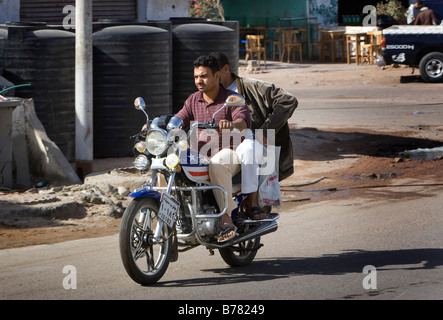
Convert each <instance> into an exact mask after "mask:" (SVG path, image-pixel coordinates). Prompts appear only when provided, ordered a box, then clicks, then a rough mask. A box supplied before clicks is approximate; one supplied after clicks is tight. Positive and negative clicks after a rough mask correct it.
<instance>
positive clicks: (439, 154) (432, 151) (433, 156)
mask: <svg viewBox="0 0 443 320" xmlns="http://www.w3.org/2000/svg"><path fill="white" fill-rule="evenodd" d="M399 155H400V156H401V157H407V158H411V159H426V160H437V159H441V158H443V147H436V148H427V149H422V148H418V149H415V150H406V151H403V152H400V153H399Z"/></svg>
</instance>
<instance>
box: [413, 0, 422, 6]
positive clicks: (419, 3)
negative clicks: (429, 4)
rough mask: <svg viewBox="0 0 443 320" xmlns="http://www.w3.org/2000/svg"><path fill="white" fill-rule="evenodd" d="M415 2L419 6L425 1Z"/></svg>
mask: <svg viewBox="0 0 443 320" xmlns="http://www.w3.org/2000/svg"><path fill="white" fill-rule="evenodd" d="M415 3H416V4H418V5H419V6H422V5H423V1H421V0H417V1H415Z"/></svg>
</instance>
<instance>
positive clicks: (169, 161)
mask: <svg viewBox="0 0 443 320" xmlns="http://www.w3.org/2000/svg"><path fill="white" fill-rule="evenodd" d="M165 164H166V166H167V167H168V168H169V169H173V168H175V167H176V166H177V165H178V155H176V154H175V153H171V154H169V155H168V156H167V157H166V161H165Z"/></svg>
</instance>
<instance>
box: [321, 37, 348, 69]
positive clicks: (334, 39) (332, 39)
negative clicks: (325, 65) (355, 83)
mask: <svg viewBox="0 0 443 320" xmlns="http://www.w3.org/2000/svg"><path fill="white" fill-rule="evenodd" d="M320 32H321V38H320V42H321V46H322V48H321V50H322V51H321V52H322V53H321V55H322V57H321V60H324V47H325V46H328V45H329V44H330V50H331V55H330V57H331V61H332V62H335V43H336V42H337V41H339V42H342V59H344V57H345V31H344V30H330V29H320Z"/></svg>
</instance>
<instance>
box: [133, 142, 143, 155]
mask: <svg viewBox="0 0 443 320" xmlns="http://www.w3.org/2000/svg"><path fill="white" fill-rule="evenodd" d="M134 148H135V149H137V151H138V152H140V153H143V152H145V151H146V142H144V141H139V142H137V143H136V144H135V146H134Z"/></svg>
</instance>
